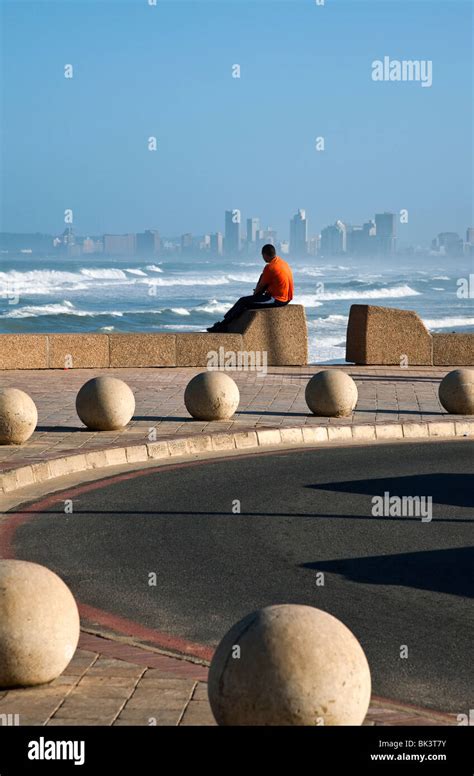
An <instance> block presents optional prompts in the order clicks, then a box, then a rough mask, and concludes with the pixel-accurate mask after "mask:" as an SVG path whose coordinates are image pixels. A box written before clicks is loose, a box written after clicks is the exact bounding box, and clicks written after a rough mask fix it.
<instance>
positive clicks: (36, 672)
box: [0, 560, 79, 687]
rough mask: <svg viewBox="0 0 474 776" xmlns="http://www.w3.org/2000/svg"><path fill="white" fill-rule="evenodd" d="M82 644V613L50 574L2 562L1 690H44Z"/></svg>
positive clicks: (35, 567)
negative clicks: (31, 687)
mask: <svg viewBox="0 0 474 776" xmlns="http://www.w3.org/2000/svg"><path fill="white" fill-rule="evenodd" d="M78 641H79V613H78V611H77V606H76V602H75V601H74V598H73V596H72V593H71V592H70V590H69V588H68V587H67V586H66V585H65V584H64V582H63V581H62V580H61V579H60V578H59V577H58V576H56V574H54V573H53V572H52V571H50V570H49V569H47V568H45V567H44V566H39V565H38V564H37V563H28V562H27V561H23V560H0V687H15V686H27V685H33V684H43V683H44V682H50V681H52V680H53V679H56V677H57V676H59V674H60V673H62V671H64V669H65V668H66V666H67V665H68V663H69V661H70V660H71V658H72V656H73V655H74V652H75V650H76V647H77V643H78Z"/></svg>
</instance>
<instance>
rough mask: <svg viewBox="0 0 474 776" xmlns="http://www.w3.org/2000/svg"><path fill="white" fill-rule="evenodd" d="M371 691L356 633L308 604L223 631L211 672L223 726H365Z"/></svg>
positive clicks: (271, 610)
mask: <svg viewBox="0 0 474 776" xmlns="http://www.w3.org/2000/svg"><path fill="white" fill-rule="evenodd" d="M237 647H238V648H240V657H239V656H237V652H238V650H237ZM370 692H371V681H370V670H369V666H368V663H367V659H366V657H365V654H364V652H363V651H362V648H361V646H360V644H359V642H358V641H357V639H356V638H355V636H354V635H353V634H352V633H351V631H350V630H349V629H348V628H346V626H345V625H343V623H342V622H340V621H339V620H337V619H336V618H335V617H333V616H332V615H331V614H327V613H326V612H323V611H321V610H320V609H314V608H313V607H311V606H299V605H281V606H269V607H267V608H265V609H260V610H258V611H257V612H253V613H252V614H249V615H248V616H247V617H245V618H244V619H243V620H241V621H240V622H238V623H237V624H236V625H234V626H233V627H232V628H231V629H230V631H229V632H228V633H227V634H226V635H225V636H224V638H223V639H222V641H221V643H220V644H219V646H218V647H217V650H216V652H215V654H214V657H213V659H212V663H211V667H210V670H209V684H208V693H209V701H210V704H211V708H212V712H213V714H214V717H215V719H216V722H217V723H218V724H219V725H323V724H324V725H361V724H362V722H363V721H364V718H365V715H366V713H367V709H368V707H369V702H370Z"/></svg>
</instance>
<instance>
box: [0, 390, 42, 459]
mask: <svg viewBox="0 0 474 776" xmlns="http://www.w3.org/2000/svg"><path fill="white" fill-rule="evenodd" d="M37 422H38V410H37V409H36V404H35V403H34V401H33V399H32V398H31V397H30V396H28V394H27V393H24V391H20V390H19V389H18V388H1V389H0V445H21V443H22V442H26V440H27V439H29V438H30V436H31V435H32V433H33V431H34V430H35V428H36V424H37Z"/></svg>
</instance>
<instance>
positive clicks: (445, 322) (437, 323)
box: [423, 317, 474, 329]
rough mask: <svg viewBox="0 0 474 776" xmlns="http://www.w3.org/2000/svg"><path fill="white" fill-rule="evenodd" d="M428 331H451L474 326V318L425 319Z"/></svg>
mask: <svg viewBox="0 0 474 776" xmlns="http://www.w3.org/2000/svg"><path fill="white" fill-rule="evenodd" d="M423 323H424V324H425V326H426V327H427V328H428V329H451V328H453V327H458V328H459V327H460V326H463V327H464V326H474V318H461V317H459V318H423Z"/></svg>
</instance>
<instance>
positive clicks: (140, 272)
mask: <svg viewBox="0 0 474 776" xmlns="http://www.w3.org/2000/svg"><path fill="white" fill-rule="evenodd" d="M125 272H130V274H131V275H142V276H143V277H145V278H146V276H147V275H146V272H143V270H142V269H126V270H125Z"/></svg>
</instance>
